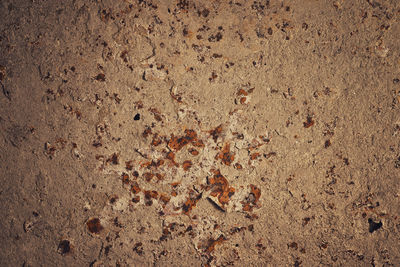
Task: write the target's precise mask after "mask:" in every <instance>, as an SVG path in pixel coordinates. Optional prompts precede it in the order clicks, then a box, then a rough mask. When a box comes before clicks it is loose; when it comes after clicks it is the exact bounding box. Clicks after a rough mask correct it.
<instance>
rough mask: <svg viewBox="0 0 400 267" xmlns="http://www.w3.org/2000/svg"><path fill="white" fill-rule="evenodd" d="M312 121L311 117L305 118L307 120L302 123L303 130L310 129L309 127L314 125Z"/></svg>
mask: <svg viewBox="0 0 400 267" xmlns="http://www.w3.org/2000/svg"><path fill="white" fill-rule="evenodd" d="M314 123H315V122H314V120H313V119H312V117H311V116H310V115H308V116H307V120H306V121H305V122H303V125H304V128H310V127H311V126H313V125H314Z"/></svg>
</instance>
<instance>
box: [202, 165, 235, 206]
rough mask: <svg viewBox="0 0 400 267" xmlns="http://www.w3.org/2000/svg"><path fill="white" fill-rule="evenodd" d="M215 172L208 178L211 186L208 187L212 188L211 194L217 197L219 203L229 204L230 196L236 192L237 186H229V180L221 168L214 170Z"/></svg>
mask: <svg viewBox="0 0 400 267" xmlns="http://www.w3.org/2000/svg"><path fill="white" fill-rule="evenodd" d="M213 172H214V176H213V177H211V178H208V181H207V182H208V184H209V185H208V187H209V188H207V189H210V190H211V193H210V195H211V196H213V197H217V198H218V201H219V203H220V204H221V205H222V206H224V205H226V204H228V202H229V199H230V197H231V196H233V194H235V188H233V187H230V186H229V184H228V181H227V180H226V178H225V177H224V176H223V175H222V174H221V172H220V171H219V170H213Z"/></svg>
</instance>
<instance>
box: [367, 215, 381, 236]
mask: <svg viewBox="0 0 400 267" xmlns="http://www.w3.org/2000/svg"><path fill="white" fill-rule="evenodd" d="M368 223H369V232H370V233H373V232H375V231H376V230H378V229H380V228H381V227H382V225H383V223H382V222H377V223H376V222H374V221H373V220H372V219H371V218H369V219H368Z"/></svg>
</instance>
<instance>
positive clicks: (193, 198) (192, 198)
mask: <svg viewBox="0 0 400 267" xmlns="http://www.w3.org/2000/svg"><path fill="white" fill-rule="evenodd" d="M201 196H202V194H196V192H195V191H193V190H190V192H189V197H188V198H187V200H186V202H185V204H183V206H182V212H183V214H186V215H188V214H189V213H190V211H191V210H192V209H193V208H194V207H195V206H196V203H197V201H199V199H200V198H201Z"/></svg>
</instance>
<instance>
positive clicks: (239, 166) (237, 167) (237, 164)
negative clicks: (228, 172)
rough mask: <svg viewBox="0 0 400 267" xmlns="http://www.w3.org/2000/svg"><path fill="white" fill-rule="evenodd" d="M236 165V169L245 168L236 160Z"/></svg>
mask: <svg viewBox="0 0 400 267" xmlns="http://www.w3.org/2000/svg"><path fill="white" fill-rule="evenodd" d="M234 167H235V169H236V170H242V169H243V166H242V165H241V164H240V163H239V162H236V163H235V165H234Z"/></svg>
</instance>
